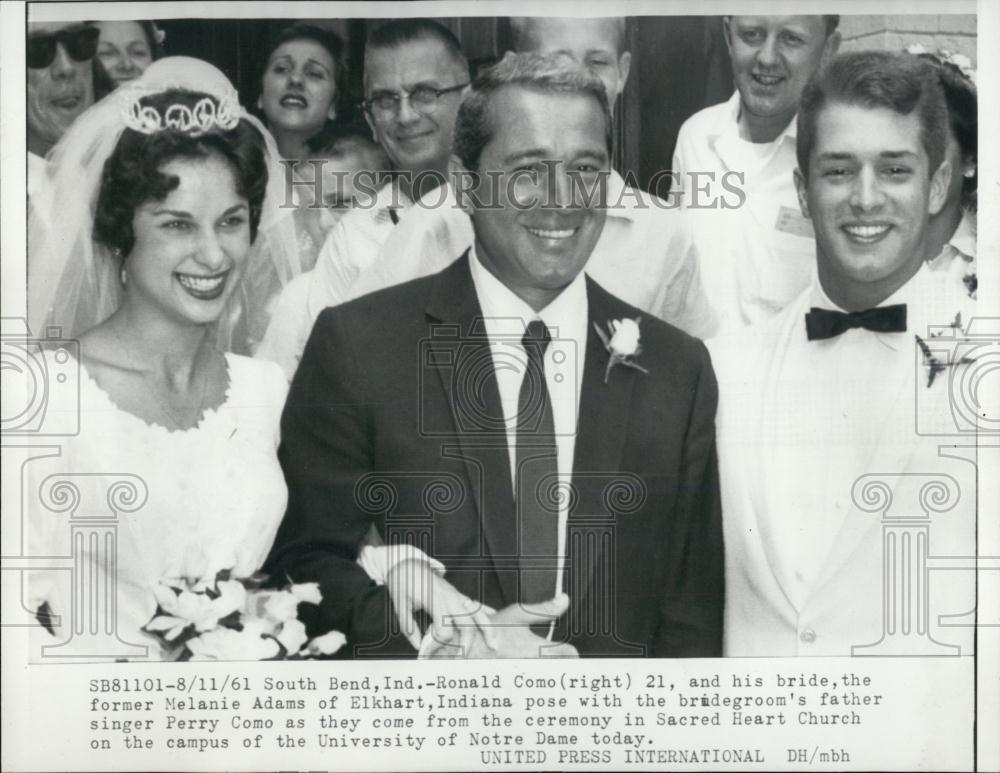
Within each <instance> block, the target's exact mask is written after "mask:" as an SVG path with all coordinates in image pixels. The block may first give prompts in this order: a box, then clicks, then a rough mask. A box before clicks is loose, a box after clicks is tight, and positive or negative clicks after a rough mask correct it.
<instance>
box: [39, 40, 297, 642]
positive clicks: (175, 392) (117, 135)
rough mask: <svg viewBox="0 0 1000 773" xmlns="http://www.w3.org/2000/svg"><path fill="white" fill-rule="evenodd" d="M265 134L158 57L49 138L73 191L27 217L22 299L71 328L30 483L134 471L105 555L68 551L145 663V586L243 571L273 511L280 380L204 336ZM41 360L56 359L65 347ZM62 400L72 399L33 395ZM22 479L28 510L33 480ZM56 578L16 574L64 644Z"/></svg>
mask: <svg viewBox="0 0 1000 773" xmlns="http://www.w3.org/2000/svg"><path fill="white" fill-rule="evenodd" d="M267 140H268V138H267V136H266V134H265V133H264V132H263V131H262V128H261V127H260V126H259V125H255V124H254V122H253V121H252V120H251V119H249V117H248V116H247V115H246V114H245V113H244V111H243V110H242V108H240V105H239V102H238V100H237V97H236V92H235V90H234V89H233V88H232V86H231V85H230V84H229V82H228V80H227V79H226V78H225V76H223V75H222V73H221V72H219V71H218V70H216V69H215V68H214V67H212V66H211V65H209V64H207V63H205V62H202V61H200V60H196V59H186V58H174V59H162V60H160V61H158V62H156V63H154V64H153V65H152V66H150V67H149V69H148V70H146V72H145V74H144V75H143V77H142V78H141V79H139V81H137V82H136V83H135V84H133V85H128V86H123V87H122V88H121V89H119V90H118V91H116V92H115V93H114V94H112V95H111V96H110V97H108V98H107V99H106V100H104V101H103V102H102V103H100V104H99V105H97V106H95V107H94V108H92V110H91V111H90V112H89V113H87V114H86V115H85V116H82V117H81V122H80V123H79V124H78V125H75V126H74V127H73V130H72V131H71V132H69V133H68V134H67V135H66V136H65V137H64V138H63V141H62V144H61V145H60V146H58V147H57V148H56V150H55V151H54V154H53V161H54V169H55V170H56V172H55V179H57V180H58V179H59V176H60V174H63V175H70V176H72V175H75V176H76V179H77V180H78V181H80V180H82V181H84V185H82V186H81V185H80V184H79V183H78V184H77V185H74V186H73V188H72V190H73V192H74V194H75V196H76V197H77V198H78V199H79V202H78V206H77V208H76V210H75V211H74V210H73V209H72V208H69V211H60V210H58V209H57V210H54V211H57V212H60V215H59V218H50V219H48V222H49V223H53V222H57V221H58V225H57V226H55V227H54V228H53V227H52V226H50V227H48V228H47V229H44V230H41V229H38V228H31V229H29V249H31V250H32V251H33V255H34V256H35V257H39V258H40V259H39V260H33V261H32V264H31V266H30V267H29V270H30V269H32V268H34V269H36V270H38V271H42V272H43V275H42V276H41V277H39V276H36V277H33V279H34V280H35V286H36V289H38V292H36V293H35V294H34V297H32V298H29V303H34V304H35V305H34V307H33V308H31V307H29V311H30V312H31V313H33V314H44V318H45V319H46V321H47V322H56V323H60V324H61V325H63V328H64V330H66V331H68V332H69V333H70V334H78V351H79V354H78V358H79V359H78V362H77V372H78V376H79V392H78V399H79V406H80V419H79V421H80V431H79V434H78V435H76V436H71V437H68V438H65V439H64V440H62V441H61V446H62V448H61V453H60V455H59V457H57V458H55V459H51V460H45V461H47V462H48V464H42V465H41V466H40V467H39V468H38V471H37V472H36V475H45V476H46V477H49V476H51V475H52V474H53V473H54V474H55V475H56V477H57V478H58V477H59V475H60V474H61V475H63V476H64V477H66V478H69V479H70V480H72V483H73V485H74V486H75V487H76V489H77V490H78V491H79V494H78V496H79V497H80V499H81V501H88V500H89V501H93V498H94V497H100V496H101V494H100V492H98V491H96V490H93V491H88V490H87V489H88V487H90V488H93V487H94V486H98V487H99V486H101V485H105V482H106V481H107V480H108V476H114V475H119V476H120V475H122V474H124V475H128V476H135V478H138V479H139V480H140V481H141V483H140V484H139V486H140V488H143V489H144V493H145V502H144V505H143V506H142V507H141V508H138V509H136V511H135V512H133V513H130V514H126V515H122V516H120V517H119V519H118V528H117V540H116V546H115V548H116V549H115V551H114V555H115V556H116V559H117V565H116V564H115V561H114V560H112V561H105V560H103V559H102V556H103V554H102V553H99V552H98V549H97V548H96V547H94V546H92V545H90V544H85V545H84V547H83V555H80V554H79V552H80V551H79V548H78V549H77V551H76V552H74V558H75V559H76V560H80V559H82V560H83V561H85V562H87V563H89V564H91V571H92V572H98V573H108V574H113V575H114V577H111V578H107V579H108V581H109V582H110V586H109V587H112V588H113V587H116V586H117V592H116V594H115V598H114V599H113V600H112V603H114V602H116V603H117V613H116V615H115V619H116V623H117V638H118V639H119V640H120V641H121V642H123V643H125V644H128V645H139V647H138V648H135V647H133V648H131V649H129V652H132V653H140V652H141V651H142V650H143V649H145V651H146V657H148V658H152V659H158V658H159V657H160V656H161V655H162V652H161V650H160V648H159V644H158V639H155V638H154V637H152V636H149V635H147V634H146V633H144V632H143V631H142V627H143V626H144V625H145V624H146V623H147V622H148V621H149V620H150V619H151V618H152V616H153V614H154V612H155V611H156V606H157V604H156V599H155V596H154V595H153V588H154V587H156V586H157V584H158V583H159V582H160V580H161V579H164V578H190V579H204V578H212V577H214V576H215V574H216V573H217V572H218V571H220V570H227V569H228V570H231V571H232V572H233V574H234V575H235V576H237V577H247V576H250V575H251V574H252V573H253V572H254V571H256V570H257V569H258V568H259V567H260V565H261V564H262V563H263V560H264V558H265V556H266V554H267V551H268V549H269V548H270V545H271V542H272V540H273V537H274V533H275V531H276V529H277V527H278V523H279V522H280V519H281V516H282V514H283V512H284V508H285V502H286V496H287V495H286V490H285V484H284V479H283V477H282V474H281V469H280V467H279V465H278V461H277V457H276V451H277V446H278V426H279V417H280V411H281V408H282V405H283V403H284V395H285V391H286V382H285V379H284V376H283V375H282V373H281V371H280V369H279V368H278V367H277V366H275V365H272V364H270V363H266V362H262V361H259V360H253V359H250V358H248V357H243V356H239V355H235V354H231V353H228V354H223V353H222V352H221V351H220V350H219V349H218V348H217V346H216V335H217V327H218V324H219V322H220V319H223V318H224V317H226V316H227V315H231V314H232V311H233V308H234V307H235V306H236V305H237V301H238V298H239V294H238V292H237V290H238V288H239V287H240V284H241V280H242V278H243V275H244V272H245V271H246V268H247V264H248V259H249V255H250V254H251V244H252V242H253V241H254V238H255V236H256V234H257V232H258V230H259V228H260V227H261V218H262V213H263V212H264V210H265V194H266V193H268V190H267V189H268V179H269V175H268V164H269V147H268V146H269V143H268V141H267ZM270 145H271V146H272V147H271V148H270V150H271V152H273V142H272V143H270ZM63 182H66V181H63ZM63 192H64V193H65V192H66V191H65V189H64V190H63ZM57 198H58V197H57V196H54V197H53V201H51V202H49V203H50V205H54V204H56V201H55V199H57ZM88 226H90V227H88ZM73 229H75V230H76V233H73ZM60 245H63V246H65V245H73V249H63V250H60V249H59V247H60ZM60 263H61V264H62V265H60ZM43 289H47V290H48V293H49V294H48V296H47V297H46V296H44V294H43V293H42V290H43ZM43 297H44V300H42V298H43ZM39 304H40V305H41V306H40V307H39ZM44 356H46V357H47V358H49V359H52V358H56V357H59V356H62V357H63V358H65V350H64V351H63V352H62V353H60V352H47V353H45V355H44ZM53 364H54V362H53ZM50 372H51V371H50ZM58 395H66V392H56V391H55V390H53V396H58ZM68 398H69V399H72V400H75V399H76V394H70V395H68ZM61 409H66V410H73V409H74V406H73V405H65V406H60V405H50V406H49V407H48V410H50V411H52V410H55V411H58V410H61ZM135 478H130V479H132V480H134V479H135ZM33 490H37V491H41V492H43V503H44V481H42V483H41V484H40V487H39V488H38V489H34V488H33ZM31 532H32V539H33V542H34V547H33V552H34V553H35V554H37V555H66V554H68V553H70V552H71V546H70V544H69V533H68V530H67V528H66V526H65V521H64V520H60V519H59V518H58V517H57V515H56V514H54V513H50V512H45V511H44V509H39V510H38V511H37V512H34V513H32V517H31ZM56 576H57V573H54V572H49V573H45V575H44V576H42V575H39V576H36V577H33V581H32V583H31V586H30V592H31V595H32V599H31V603H32V604H33V605H36V606H35V607H34V608H37V607H38V606H41V605H42V604H43V603H44V604H47V608H48V609H49V610H50V611H51V613H52V615H54V616H55V617H52V618H51V621H52V623H53V625H52V626H51V627H52V628H53V630H54V633H55V634H56V636H57V637H58V638H65V635H66V633H67V632H68V631H69V630H70V628H69V623H70V622H71V618H72V617H73V616H74V615H79V614H80V613H81V610H79V609H77V608H76V606H77V605H76V604H75V602H76V601H77V600H76V599H75V598H73V597H72V596H71V595H70V592H71V590H72V589H71V588H70V587H69V584H68V583H66V582H59V581H57V580H56ZM56 621H59V622H61V623H62V626H61V627H62V628H64V629H65V630H60V628H59V627H57V626H56V625H55V622H56ZM74 627H75V628H76V629H78V630H79V629H80V626H79V625H78V624H77V625H75V626H74ZM77 632H78V631H77ZM81 647H84V650H85V646H84V644H83V642H82V639H81V637H80V636H76V637H75V643H74V647H73V650H74V654H86V653H85V652H76V651H77V650H80V649H81ZM93 654H95V655H97V654H101V653H93ZM139 657H140V658H141V657H142V656H141V655H139Z"/></svg>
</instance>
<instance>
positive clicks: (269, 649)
mask: <svg viewBox="0 0 1000 773" xmlns="http://www.w3.org/2000/svg"><path fill="white" fill-rule="evenodd" d="M265 579H266V578H265V577H264V576H263V575H253V576H251V577H247V578H232V577H231V572H229V571H228V570H226V571H222V572H219V573H218V574H217V575H216V576H215V577H214V578H213V579H212V580H198V581H194V582H192V581H191V580H187V579H174V578H164V579H162V580H160V582H159V584H158V585H156V586H155V587H154V588H153V594H154V595H155V596H156V601H157V604H158V606H157V610H156V613H155V614H154V615H153V617H152V619H151V620H150V621H149V622H148V623H146V625H145V626H143V630H145V631H147V632H149V633H152V634H154V635H156V636H158V637H160V638H161V639H162V641H163V643H164V646H165V647H166V648H167V650H168V651H170V655H171V659H173V660H303V659H306V658H312V657H317V656H319V655H332V654H334V653H335V652H337V650H339V649H340V648H341V647H342V646H343V645H344V643H345V638H344V635H343V634H342V633H340V632H339V631H330V632H329V633H326V634H324V635H322V636H317V637H315V638H313V639H309V637H308V636H307V635H306V628H305V625H304V624H303V623H302V621H301V620H299V619H298V609H299V604H319V603H320V601H321V600H322V596H321V594H320V590H319V585H317V584H316V583H314V582H310V583H299V584H290V585H287V586H285V587H284V588H281V589H272V588H264V587H262V585H263V582H264V580H265Z"/></svg>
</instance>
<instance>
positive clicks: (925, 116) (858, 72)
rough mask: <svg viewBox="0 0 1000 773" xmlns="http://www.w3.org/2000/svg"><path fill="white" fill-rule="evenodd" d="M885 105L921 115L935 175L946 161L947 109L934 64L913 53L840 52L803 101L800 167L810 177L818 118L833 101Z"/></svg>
mask: <svg viewBox="0 0 1000 773" xmlns="http://www.w3.org/2000/svg"><path fill="white" fill-rule="evenodd" d="M835 103H838V104H844V105H859V106H861V107H867V108H885V109H888V110H892V111H893V112H896V113H899V114H900V115H910V114H911V113H913V112H914V111H915V112H916V114H917V117H918V118H919V119H920V142H921V144H922V145H923V147H924V150H925V151H926V152H927V158H928V159H929V161H930V166H929V170H928V173H929V174H933V173H934V172H935V171H936V170H937V168H938V167H939V166H940V165H941V161H942V160H943V159H944V148H945V137H946V135H945V132H946V126H947V123H946V121H947V118H948V114H947V108H946V106H945V101H944V94H943V93H942V89H941V84H940V82H939V80H938V78H937V76H936V74H935V72H934V70H933V69H932V68H931V66H930V65H928V64H927V63H926V62H924V61H922V60H921V59H918V58H917V57H915V56H912V55H910V54H896V53H890V52H888V51H854V52H851V53H847V54H840V55H839V56H837V57H834V59H833V60H832V61H831V62H830V63H829V65H828V66H827V67H825V68H821V69H820V70H819V71H818V72H817V73H815V74H814V75H813V77H812V78H811V79H810V81H809V83H808V84H807V85H806V87H805V89H804V90H803V91H802V99H801V100H800V102H799V115H798V130H797V137H796V141H795V152H796V156H797V159H798V164H799V171H800V172H801V173H802V176H803V177H806V178H808V177H809V156H810V154H811V153H812V149H813V146H814V145H815V144H816V120H817V116H818V115H819V113H820V111H821V110H822V109H823V108H824V107H826V106H827V105H830V104H835Z"/></svg>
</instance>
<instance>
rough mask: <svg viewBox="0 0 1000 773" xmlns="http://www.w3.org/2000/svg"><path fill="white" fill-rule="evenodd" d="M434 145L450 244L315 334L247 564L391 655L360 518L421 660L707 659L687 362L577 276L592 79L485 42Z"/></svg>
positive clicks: (587, 197) (716, 644) (708, 575)
mask: <svg viewBox="0 0 1000 773" xmlns="http://www.w3.org/2000/svg"><path fill="white" fill-rule="evenodd" d="M455 149H456V153H457V155H458V157H459V159H460V162H461V163H460V164H458V161H457V160H456V172H459V171H460V172H464V175H463V176H462V178H461V181H460V183H459V184H458V185H457V186H456V189H457V190H459V191H460V195H461V197H462V199H463V200H464V203H465V204H466V205H467V206H468V207H469V209H470V211H471V214H472V218H473V225H474V228H475V234H476V239H475V243H474V245H473V247H472V249H471V250H470V251H469V252H467V253H466V254H465V255H463V256H461V257H460V258H458V259H457V260H456V261H455V262H454V263H453V264H451V265H450V266H449V267H448V268H446V269H445V270H444V271H442V272H440V273H439V274H436V275H433V276H430V277H425V278H423V279H418V280H415V281H412V282H408V283H406V284H402V285H398V286H396V287H392V288H389V289H387V290H383V291H380V292H377V293H373V294H371V295H367V296H364V297H362V298H359V299H357V300H355V301H352V302H350V303H347V304H344V305H342V306H338V307H334V308H330V309H327V310H326V311H324V312H323V313H322V314H321V315H320V317H319V319H318V321H317V323H316V326H315V328H314V330H313V333H312V336H311V337H310V340H309V343H308V345H307V346H306V350H305V353H304V356H303V359H302V363H301V365H300V367H299V369H298V371H297V373H296V375H295V378H294V380H293V382H292V386H291V391H290V393H289V397H288V403H287V406H286V409H285V413H284V417H283V420H282V446H281V450H280V452H279V453H280V457H281V462H282V465H283V467H284V470H285V475H286V478H287V481H288V486H289V505H288V513H287V515H286V518H285V521H284V523H283V525H282V527H281V530H280V532H279V535H278V538H277V541H276V547H275V551H274V554H273V555H272V558H271V561H270V564H269V568H270V570H271V571H272V572H280V573H282V575H288V576H290V577H291V578H292V579H294V580H295V581H297V582H302V581H310V580H315V581H319V582H320V584H321V589H322V592H323V596H324V602H323V604H322V605H321V606H320V612H319V617H320V619H319V620H314V621H312V623H313V627H314V628H321V627H331V626H333V627H341V628H342V629H343V628H347V629H348V630H347V633H348V635H349V638H350V639H352V640H353V641H354V643H355V654H357V655H366V654H376V655H383V656H384V655H385V654H387V653H388V652H390V651H391V648H389V647H388V644H389V643H391V641H392V637H391V636H390V635H389V634H390V633H391V631H389V630H388V629H391V627H392V626H391V625H390V626H386V625H384V621H386V620H388V621H389V622H391V615H390V613H389V611H388V609H389V608H388V603H387V600H386V596H385V592H384V591H382V590H380V589H379V588H377V587H375V586H373V585H371V584H369V583H368V582H367V581H366V577H365V576H363V575H362V574H359V569H358V567H357V565H356V564H354V563H353V561H354V560H355V559H356V558H357V557H358V555H359V551H360V550H361V547H362V541H363V540H364V538H365V535H366V533H367V532H368V531H369V528H370V526H371V525H372V524H373V523H374V524H375V525H376V526H377V527H378V530H379V532H380V533H381V535H382V537H383V539H384V540H385V542H386V543H387V544H388V545H389V547H388V548H383V550H388V551H390V553H391V558H390V559H389V561H388V562H387V564H385V565H384V566H383V567H382V569H380V570H377V571H375V572H373V574H375V575H379V574H382V575H384V577H383V578H382V579H384V580H385V581H386V583H387V585H388V587H389V588H390V589H391V593H392V601H393V602H394V604H395V606H396V610H397V612H398V613H399V616H400V620H401V622H402V624H403V627H404V629H406V628H407V625H408V623H407V621H408V619H409V616H410V611H411V609H414V608H423V609H424V610H426V611H427V612H429V613H430V614H431V616H432V619H433V621H434V625H433V627H432V629H431V632H432V633H433V634H434V635H433V636H431V637H429V638H425V640H424V646H423V647H422V651H423V653H424V654H429V655H431V656H435V655H436V656H456V655H458V656H473V657H475V656H483V657H490V656H494V657H495V656H507V655H513V656H521V657H525V656H538V655H543V656H545V655H564V656H565V655H569V656H572V655H575V654H577V653H579V654H580V655H587V656H608V657H624V656H647V657H650V656H655V657H683V656H702V657H705V656H715V655H719V654H720V653H721V641H722V630H721V623H722V604H723V584H722V537H721V523H720V506H719V492H718V471H717V465H716V454H715V429H714V417H715V408H716V399H717V394H716V384H715V377H714V374H713V372H712V368H711V364H710V362H709V358H708V355H707V352H706V350H705V348H704V346H703V345H702V344H701V343H700V342H699V341H697V340H696V339H694V338H691V337H690V336H688V335H686V334H684V333H682V332H681V331H679V330H677V329H675V328H673V327H671V326H670V325H667V324H666V323H663V322H661V321H659V320H656V319H654V318H651V317H643V316H642V315H641V312H640V311H639V310H637V309H635V308H634V307H631V306H629V305H627V304H625V303H624V302H622V301H619V300H618V299H617V298H615V297H613V296H612V295H610V294H609V293H607V292H606V291H604V290H603V289H601V287H599V286H598V285H597V284H596V283H594V282H593V281H592V280H590V279H588V278H587V277H586V276H585V275H584V274H583V268H584V266H585V264H586V262H587V259H588V258H589V256H590V253H591V251H592V249H593V247H594V244H595V243H596V241H597V239H598V237H599V236H600V234H601V230H602V228H603V225H604V219H605V215H606V213H605V209H604V201H603V197H602V188H603V186H602V183H603V182H604V181H605V180H606V179H607V174H608V172H609V170H610V153H611V118H610V115H609V112H608V104H607V99H606V95H605V91H604V87H603V86H602V84H601V82H600V80H599V79H597V78H596V76H594V75H593V74H591V73H589V72H588V71H587V70H586V69H583V68H581V67H580V66H579V65H576V64H575V63H573V62H572V60H571V59H570V58H569V57H566V56H565V55H555V56H543V55H539V54H522V55H508V57H507V58H505V59H504V60H503V61H502V62H501V63H499V64H498V65H496V66H494V67H492V68H490V69H489V70H487V71H486V72H484V73H483V74H482V75H481V76H480V77H479V78H478V79H477V80H476V82H475V83H474V84H473V89H472V91H471V92H470V94H469V95H468V97H467V98H466V100H465V102H463V105H462V108H461V110H460V112H459V118H458V121H457V124H456V130H455ZM401 543H408V544H411V545H415V546H416V547H417V548H419V549H420V551H422V554H423V555H420V554H419V553H420V551H416V555H415V554H414V551H410V553H409V554H407V553H405V552H395V553H392V550H393V549H394V548H395V547H396V546H398V545H399V544H401ZM494 610H499V611H496V612H494ZM379 621H382V622H379ZM455 631H458V638H457V639H456V637H455ZM449 637H450V638H449ZM409 639H410V641H411V643H413V644H419V637H416V636H414V635H413V632H412V631H411V632H410V636H409ZM455 644H461V647H459V648H456V647H454V646H451V645H455ZM411 654H412V650H411Z"/></svg>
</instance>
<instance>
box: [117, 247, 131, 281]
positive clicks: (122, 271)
mask: <svg viewBox="0 0 1000 773" xmlns="http://www.w3.org/2000/svg"><path fill="white" fill-rule="evenodd" d="M115 257H116V258H118V259H119V260H121V261H122V267H121V268H120V269H118V279H119V280H120V281H121V283H122V287H124V286H125V285H126V284H127V283H128V273H127V272H126V271H125V261H124V260H122V251H121V249H120V248H118V247H115Z"/></svg>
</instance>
